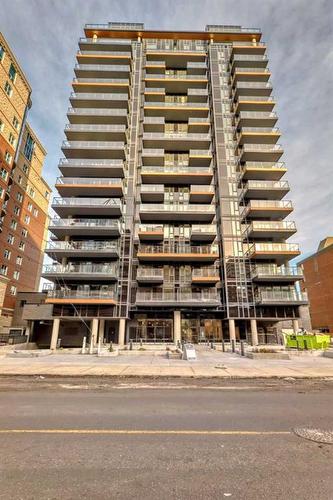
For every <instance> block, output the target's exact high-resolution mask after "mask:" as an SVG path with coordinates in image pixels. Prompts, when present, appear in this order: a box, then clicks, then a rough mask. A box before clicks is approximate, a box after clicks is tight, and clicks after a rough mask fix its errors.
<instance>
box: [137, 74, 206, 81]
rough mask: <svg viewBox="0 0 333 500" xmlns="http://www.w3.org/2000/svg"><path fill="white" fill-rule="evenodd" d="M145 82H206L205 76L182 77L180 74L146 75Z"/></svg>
mask: <svg viewBox="0 0 333 500" xmlns="http://www.w3.org/2000/svg"><path fill="white" fill-rule="evenodd" d="M145 78H146V80H148V79H149V80H207V75H185V74H184V75H182V74H172V73H170V74H163V75H161V74H156V73H150V74H146V77H145Z"/></svg>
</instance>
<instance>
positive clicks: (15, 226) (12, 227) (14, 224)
mask: <svg viewBox="0 0 333 500" xmlns="http://www.w3.org/2000/svg"><path fill="white" fill-rule="evenodd" d="M16 228H17V222H16V220H14V219H12V221H11V223H10V229H14V230H15V229H16Z"/></svg>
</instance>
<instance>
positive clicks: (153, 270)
mask: <svg viewBox="0 0 333 500" xmlns="http://www.w3.org/2000/svg"><path fill="white" fill-rule="evenodd" d="M163 279H164V278H163V267H148V266H145V267H143V266H140V267H138V269H137V272H136V280H137V282H138V283H155V284H156V283H159V284H160V283H163Z"/></svg>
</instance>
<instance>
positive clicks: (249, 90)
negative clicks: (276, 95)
mask: <svg viewBox="0 0 333 500" xmlns="http://www.w3.org/2000/svg"><path fill="white" fill-rule="evenodd" d="M272 91H273V86H272V84H271V83H270V82H237V83H236V85H235V87H234V88H233V89H232V97H233V98H234V99H238V98H239V97H243V96H270V95H271V93H272Z"/></svg>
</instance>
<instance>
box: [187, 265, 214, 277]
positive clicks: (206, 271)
mask: <svg viewBox="0 0 333 500" xmlns="http://www.w3.org/2000/svg"><path fill="white" fill-rule="evenodd" d="M219 276H220V274H219V270H218V268H216V267H199V268H194V269H192V277H193V278H206V277H212V278H218V277H219Z"/></svg>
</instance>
